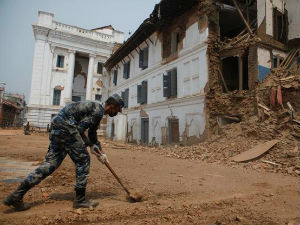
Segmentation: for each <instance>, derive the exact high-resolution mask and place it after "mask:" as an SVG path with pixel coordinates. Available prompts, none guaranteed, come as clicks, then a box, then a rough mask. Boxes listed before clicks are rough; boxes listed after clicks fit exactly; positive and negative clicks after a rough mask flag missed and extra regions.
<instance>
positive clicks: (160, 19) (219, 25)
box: [105, 0, 300, 144]
mask: <svg viewBox="0 0 300 225" xmlns="http://www.w3.org/2000/svg"><path fill="white" fill-rule="evenodd" d="M299 9H300V3H299V0H289V1H284V0H257V1H255V0H239V1H237V0H230V1H222V0H219V1H216V0H206V1H205V0H203V1H201V0H188V1H187V0H185V1H184V0H172V1H171V0H161V1H160V3H159V4H157V5H156V6H155V8H154V10H153V12H152V13H151V15H150V16H149V18H147V19H146V20H145V21H144V22H143V23H142V24H141V25H140V27H139V28H138V29H137V30H136V31H135V33H134V34H133V35H132V36H131V37H130V38H129V39H128V40H127V41H126V42H125V43H124V44H123V45H122V46H121V47H120V48H119V49H118V50H117V51H116V52H115V53H114V54H113V55H112V56H111V57H110V58H109V59H108V60H107V62H106V63H105V67H106V68H107V70H108V72H109V74H108V76H107V80H106V85H107V86H108V87H109V88H108V95H111V94H113V93H118V94H120V95H121V96H122V97H123V98H124V100H125V105H126V108H125V109H124V110H123V114H120V115H118V116H117V117H115V118H108V121H107V130H106V133H107V136H108V137H111V138H114V139H115V140H123V141H125V140H127V141H128V142H137V143H145V144H171V143H183V144H191V143H194V142H198V141H201V139H204V138H205V137H207V136H209V135H210V134H212V133H216V132H218V127H220V126H222V125H223V124H227V123H231V122H232V121H234V122H239V121H241V120H244V119H246V118H247V116H248V115H249V114H255V113H257V110H255V109H254V108H255V107H254V106H255V104H256V105H257V95H256V88H257V86H258V85H259V84H260V83H261V82H262V81H264V80H265V79H266V78H267V77H268V76H269V74H270V73H272V70H273V69H275V68H277V67H281V66H282V63H283V62H284V61H286V59H287V58H289V66H290V65H293V66H294V67H296V70H297V68H298V70H297V73H299V51H298V49H299V43H300V39H299V38H300V25H299V21H300V14H299ZM297 59H298V60H297ZM249 103H251V104H249Z"/></svg>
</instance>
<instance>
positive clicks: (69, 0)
mask: <svg viewBox="0 0 300 225" xmlns="http://www.w3.org/2000/svg"><path fill="white" fill-rule="evenodd" d="M158 2H159V0H0V83H2V82H4V83H6V85H5V89H6V91H7V92H11V93H18V94H25V97H26V101H27V102H28V100H29V94H30V84H31V72H32V60H33V51H34V36H33V30H32V26H31V25H32V24H34V23H36V22H37V17H38V11H39V10H41V11H46V12H51V13H54V20H55V21H58V22H62V23H66V24H70V25H76V26H78V27H81V28H85V29H93V28H96V27H101V26H105V25H109V24H111V25H112V26H113V27H114V28H115V29H117V30H120V31H123V32H124V33H125V34H126V38H128V33H129V31H130V32H131V33H133V32H134V31H135V30H136V29H137V28H138V27H139V25H140V24H141V23H142V22H143V21H144V19H146V18H147V17H149V15H150V13H151V12H152V10H153V9H154V6H155V4H156V3H158ZM0 86H1V84H0Z"/></svg>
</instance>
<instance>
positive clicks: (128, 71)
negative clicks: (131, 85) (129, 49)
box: [127, 61, 130, 79]
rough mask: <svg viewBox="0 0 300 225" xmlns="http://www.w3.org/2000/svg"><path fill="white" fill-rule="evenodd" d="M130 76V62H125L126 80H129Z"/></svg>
mask: <svg viewBox="0 0 300 225" xmlns="http://www.w3.org/2000/svg"><path fill="white" fill-rule="evenodd" d="M129 75H130V61H128V62H127V79H128V78H129Z"/></svg>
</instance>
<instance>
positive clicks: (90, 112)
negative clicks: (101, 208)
mask: <svg viewBox="0 0 300 225" xmlns="http://www.w3.org/2000/svg"><path fill="white" fill-rule="evenodd" d="M103 115H104V108H103V106H102V105H101V104H100V103H97V102H77V103H73V104H70V105H68V106H66V107H64V108H63V109H62V110H61V111H60V112H59V114H58V115H56V116H55V117H54V118H53V120H52V123H51V127H52V130H51V133H50V136H49V139H50V141H51V142H50V145H49V148H48V152H47V155H46V157H45V161H44V162H43V163H41V164H40V166H39V167H38V168H36V169H35V170H34V171H33V172H32V173H30V174H29V175H28V177H27V178H26V179H25V180H24V182H25V183H26V184H27V185H28V186H30V187H33V186H34V185H36V184H38V183H40V182H41V181H42V180H43V179H44V178H46V177H47V176H49V175H50V174H51V173H53V172H54V170H55V169H56V168H58V167H59V166H60V164H61V163H62V161H63V160H64V158H65V157H66V155H67V154H68V155H69V156H70V158H71V159H72V160H73V162H74V163H75V167H76V185H75V188H85V187H86V184H87V175H88V173H89V167H90V156H89V153H88V151H87V149H86V147H87V146H91V145H93V144H96V145H98V146H99V148H100V149H101V145H100V142H99V141H98V140H97V129H98V127H99V123H100V120H101V119H102V117H103ZM87 129H88V137H86V136H85V134H84V131H85V130H87Z"/></svg>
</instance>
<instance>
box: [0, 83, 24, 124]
mask: <svg viewBox="0 0 300 225" xmlns="http://www.w3.org/2000/svg"><path fill="white" fill-rule="evenodd" d="M25 106H26V102H25V96H24V95H19V94H11V93H6V92H5V88H4V87H0V127H1V128H5V127H21V126H23V123H24V115H25Z"/></svg>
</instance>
